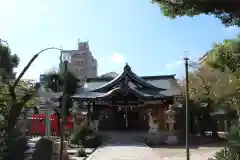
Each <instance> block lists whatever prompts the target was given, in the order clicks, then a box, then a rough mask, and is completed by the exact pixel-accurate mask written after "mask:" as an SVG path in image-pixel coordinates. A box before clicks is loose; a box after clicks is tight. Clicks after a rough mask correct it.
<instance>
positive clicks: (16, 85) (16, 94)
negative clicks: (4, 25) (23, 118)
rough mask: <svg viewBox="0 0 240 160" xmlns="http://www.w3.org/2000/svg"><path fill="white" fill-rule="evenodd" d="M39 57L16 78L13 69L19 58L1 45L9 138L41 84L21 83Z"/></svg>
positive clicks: (2, 88) (2, 91)
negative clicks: (24, 108) (22, 111)
mask: <svg viewBox="0 0 240 160" xmlns="http://www.w3.org/2000/svg"><path fill="white" fill-rule="evenodd" d="M37 56H38V55H35V56H34V57H33V58H32V59H31V60H30V61H29V63H28V64H27V66H26V67H25V68H24V69H23V71H22V72H21V73H20V74H19V76H18V77H17V78H15V73H14V72H13V69H14V68H16V67H17V65H18V63H19V58H18V57H17V56H16V55H12V54H11V51H10V49H9V47H8V46H6V45H3V44H2V43H0V58H1V63H0V64H1V72H0V73H1V74H0V77H1V80H0V82H1V97H0V99H1V102H2V103H3V104H4V106H5V107H6V106H7V109H8V110H7V112H6V110H5V108H4V109H3V110H4V111H5V113H7V119H8V120H7V127H6V131H7V133H8V135H9V136H11V134H12V130H13V128H14V127H15V125H16V122H17V118H18V117H19V115H20V112H21V110H22V109H23V107H24V106H26V105H27V103H28V102H29V101H30V100H31V99H32V98H33V97H35V95H36V93H37V90H38V89H39V84H37V83H34V84H32V83H31V84H29V83H25V82H24V81H21V78H22V76H23V75H24V73H25V72H26V70H27V69H28V68H29V67H30V66H31V64H32V62H33V61H34V60H35V59H36V57H37Z"/></svg>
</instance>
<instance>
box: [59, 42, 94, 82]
mask: <svg viewBox="0 0 240 160" xmlns="http://www.w3.org/2000/svg"><path fill="white" fill-rule="evenodd" d="M66 52H67V53H68V54H69V55H71V62H70V63H69V64H68V70H69V71H70V72H72V73H73V74H74V75H75V76H76V77H78V78H79V79H80V80H81V82H84V81H85V79H86V78H95V77H97V68H98V65H97V60H96V59H95V58H94V57H93V55H92V53H91V51H90V49H89V44H88V42H78V49H77V50H63V51H61V53H66ZM59 68H60V70H63V69H64V68H63V62H62V59H61V57H60V65H59Z"/></svg>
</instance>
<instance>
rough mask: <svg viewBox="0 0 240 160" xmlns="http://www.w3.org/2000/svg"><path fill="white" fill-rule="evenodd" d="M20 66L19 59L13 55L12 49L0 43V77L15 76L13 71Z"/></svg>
mask: <svg viewBox="0 0 240 160" xmlns="http://www.w3.org/2000/svg"><path fill="white" fill-rule="evenodd" d="M18 64H19V57H18V56H17V55H16V54H13V55H12V54H11V50H10V48H9V47H8V46H6V45H4V44H2V43H0V76H15V74H14V72H13V69H14V68H16V67H17V66H18ZM6 74H7V75H6Z"/></svg>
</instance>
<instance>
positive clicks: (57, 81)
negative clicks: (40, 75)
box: [45, 70, 79, 95]
mask: <svg viewBox="0 0 240 160" xmlns="http://www.w3.org/2000/svg"><path fill="white" fill-rule="evenodd" d="M45 82H46V83H45V84H46V85H45V86H46V88H50V89H52V90H53V91H54V92H59V91H63V86H64V75H63V73H61V72H59V71H56V70H51V71H50V72H48V73H46V74H45ZM78 82H79V79H78V78H76V76H75V75H74V74H73V73H71V72H67V94H68V95H72V94H74V93H76V89H77V88H78Z"/></svg>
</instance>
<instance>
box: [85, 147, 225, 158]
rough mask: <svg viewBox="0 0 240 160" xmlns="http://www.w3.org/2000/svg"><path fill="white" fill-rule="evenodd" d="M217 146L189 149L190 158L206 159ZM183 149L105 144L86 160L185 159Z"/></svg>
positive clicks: (212, 153) (211, 155) (216, 149)
mask: <svg viewBox="0 0 240 160" xmlns="http://www.w3.org/2000/svg"><path fill="white" fill-rule="evenodd" d="M218 150H220V149H219V148H208V147H205V148H198V149H191V150H190V153H191V156H190V158H191V159H193V160H208V158H210V157H213V155H214V153H215V152H216V151H218ZM185 159H186V157H185V150H184V149H172V148H169V149H167V148H164V149H163V148H155V149H152V148H149V147H147V146H145V145H144V144H138V145H132V146H131V145H127V144H126V145H123V144H115V145H106V146H102V147H100V148H99V149H97V150H96V151H95V152H94V153H93V154H92V155H90V156H89V157H88V158H87V160H185Z"/></svg>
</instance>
